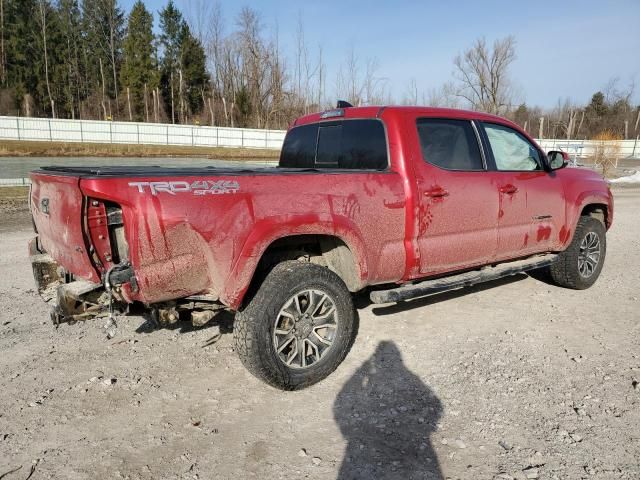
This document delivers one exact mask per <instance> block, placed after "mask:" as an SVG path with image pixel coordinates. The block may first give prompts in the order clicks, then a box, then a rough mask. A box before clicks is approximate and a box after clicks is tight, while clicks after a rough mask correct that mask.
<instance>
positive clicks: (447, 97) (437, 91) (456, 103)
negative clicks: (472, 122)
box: [423, 82, 461, 108]
mask: <svg viewBox="0 0 640 480" xmlns="http://www.w3.org/2000/svg"><path fill="white" fill-rule="evenodd" d="M460 102H461V99H460V97H459V96H458V95H457V87H456V86H455V85H454V84H453V83H452V82H446V83H444V84H443V85H441V86H440V87H438V88H432V89H431V90H429V93H428V94H427V97H426V99H425V98H423V103H425V104H427V105H429V106H431V107H446V108H460Z"/></svg>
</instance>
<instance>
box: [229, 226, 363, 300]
mask: <svg viewBox="0 0 640 480" xmlns="http://www.w3.org/2000/svg"><path fill="white" fill-rule="evenodd" d="M286 260H301V261H308V262H311V263H317V264H320V265H322V266H325V267H327V268H329V270H331V271H333V272H334V273H336V274H337V275H338V276H339V277H340V278H341V279H342V281H343V282H344V283H345V285H346V286H347V288H348V289H349V291H351V292H356V291H358V290H361V289H362V288H364V286H365V285H366V283H367V278H368V268H367V262H366V257H365V246H364V243H363V242H362V240H361V239H360V238H359V236H358V235H357V234H356V233H355V232H354V231H353V230H350V229H345V228H339V227H338V226H336V225H333V226H332V227H331V229H330V230H327V229H322V228H318V226H317V225H316V226H315V227H308V228H301V227H300V226H298V227H297V228H295V229H290V230H288V231H286V232H285V231H279V232H274V233H273V234H272V235H269V236H268V240H266V241H264V240H263V241H257V242H250V241H247V243H245V246H244V248H243V249H242V252H241V253H240V255H239V257H238V260H237V262H236V264H235V267H234V268H233V270H232V272H231V274H230V275H229V277H228V279H227V281H226V282H225V290H224V292H223V294H222V295H221V300H222V301H223V302H224V303H226V304H227V305H229V306H230V307H231V308H233V309H238V308H240V307H241V306H242V305H243V304H245V303H246V300H247V298H250V297H251V294H252V293H255V291H256V289H257V287H258V286H259V284H260V283H261V281H262V280H264V278H265V277H266V275H267V273H268V272H269V271H270V270H271V269H272V268H273V267H274V266H275V265H277V264H278V263H280V262H283V261H286Z"/></svg>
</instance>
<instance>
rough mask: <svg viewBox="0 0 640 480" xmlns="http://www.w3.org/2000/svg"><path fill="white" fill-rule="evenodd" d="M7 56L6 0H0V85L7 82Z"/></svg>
mask: <svg viewBox="0 0 640 480" xmlns="http://www.w3.org/2000/svg"><path fill="white" fill-rule="evenodd" d="M5 65H6V55H5V52H4V0H0V85H4V84H5V82H6V75H7V74H6V70H5V69H6V66H5Z"/></svg>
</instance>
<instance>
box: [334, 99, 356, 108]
mask: <svg viewBox="0 0 640 480" xmlns="http://www.w3.org/2000/svg"><path fill="white" fill-rule="evenodd" d="M349 107H353V105H351V104H350V103H349V102H347V101H345V100H338V105H336V108H349Z"/></svg>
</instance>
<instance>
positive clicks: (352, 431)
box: [333, 341, 444, 480]
mask: <svg viewBox="0 0 640 480" xmlns="http://www.w3.org/2000/svg"><path fill="white" fill-rule="evenodd" d="M333 413H334V417H335V420H336V422H337V424H338V426H339V427H340V431H341V432H342V435H343V436H344V438H345V439H346V440H347V442H348V444H347V449H346V452H345V455H344V459H343V461H342V465H341V467H340V472H339V473H338V479H339V480H352V479H403V480H409V479H418V478H419V479H434V480H435V479H439V480H441V479H443V478H444V477H443V476H442V473H441V471H440V466H439V463H438V458H437V456H436V453H435V451H434V449H433V446H432V445H431V434H432V433H433V431H434V430H435V429H436V423H437V422H438V420H439V418H440V416H441V415H442V404H441V403H440V400H439V399H438V398H437V397H436V396H435V395H434V393H433V391H432V390H431V389H430V388H429V387H428V386H427V385H425V384H424V383H423V382H422V381H421V380H420V378H418V377H417V376H416V375H415V374H413V373H412V372H410V371H409V370H408V369H407V368H406V367H405V366H404V363H403V362H402V357H401V355H400V351H399V350H398V348H397V346H396V345H395V343H393V342H390V341H383V342H380V344H379V345H378V347H377V348H376V351H375V353H374V354H373V355H372V356H371V357H370V358H369V359H368V360H367V361H365V362H364V363H363V364H362V366H360V368H359V369H358V370H357V371H356V373H355V374H354V375H353V376H352V377H351V378H350V379H349V380H348V381H347V383H345V385H344V386H343V387H342V389H341V390H340V393H338V396H337V397H336V400H335V403H334V406H333Z"/></svg>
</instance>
